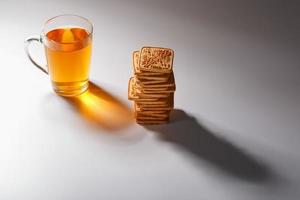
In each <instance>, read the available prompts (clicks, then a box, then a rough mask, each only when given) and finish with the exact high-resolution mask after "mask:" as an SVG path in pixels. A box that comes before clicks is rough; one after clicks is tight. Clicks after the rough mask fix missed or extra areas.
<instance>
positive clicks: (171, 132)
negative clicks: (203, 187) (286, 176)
mask: <svg viewBox="0 0 300 200" xmlns="http://www.w3.org/2000/svg"><path fill="white" fill-rule="evenodd" d="M145 128H146V129H148V130H152V131H155V132H157V133H158V135H159V137H160V138H161V139H162V140H164V141H167V142H171V143H173V144H176V145H178V146H180V147H181V148H183V149H184V150H185V151H187V152H189V153H191V154H192V155H194V157H196V158H197V159H200V160H205V161H207V162H208V163H210V164H211V165H212V166H213V167H215V168H217V169H219V170H221V171H222V172H224V173H226V174H229V175H231V176H234V177H236V178H239V179H243V180H246V181H253V182H265V181H271V179H273V177H272V176H273V175H272V173H271V170H270V169H269V168H268V167H267V166H266V165H265V164H264V163H262V162H260V161H258V160H257V159H255V158H254V157H253V156H251V155H249V154H247V153H246V152H245V151H243V150H242V149H240V148H238V147H236V146H235V145H233V144H232V143H230V142H229V141H226V140H225V139H223V138H220V137H218V136H216V135H215V134H214V133H213V132H212V131H210V130H208V129H207V128H205V127H203V126H202V125H201V124H200V123H198V122H197V120H196V119H195V118H194V117H193V116H190V115H188V114H187V113H185V112H184V111H183V110H178V109H175V110H174V111H173V112H172V115H171V123H169V124H164V125H148V126H145Z"/></svg>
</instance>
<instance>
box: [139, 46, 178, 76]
mask: <svg viewBox="0 0 300 200" xmlns="http://www.w3.org/2000/svg"><path fill="white" fill-rule="evenodd" d="M173 58H174V51H173V50H172V49H169V48H162V47H143V48H142V49H141V51H140V61H139V68H140V70H142V71H149V72H158V73H170V72H171V71H172V68H173Z"/></svg>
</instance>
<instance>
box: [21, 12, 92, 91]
mask: <svg viewBox="0 0 300 200" xmlns="http://www.w3.org/2000/svg"><path fill="white" fill-rule="evenodd" d="M92 34H93V26H92V24H91V23H90V22H89V21H88V20H87V19H86V18H84V17H80V16H77V15H69V14H66V15H59V16H56V17H53V18H51V19H49V20H48V21H47V22H46V23H45V25H44V28H43V31H42V34H41V35H40V36H31V37H29V38H27V39H26V40H25V51H26V53H27V55H28V58H29V59H30V61H31V62H32V63H33V64H34V65H35V66H36V67H37V68H39V69H40V70H42V71H43V72H44V73H46V74H48V75H50V79H51V81H52V86H53V89H54V91H55V92H56V93H57V94H59V95H62V96H76V95H79V94H81V93H83V92H85V91H86V90H87V88H88V83H89V80H88V79H89V68H90V60H91V52H92ZM33 41H36V42H40V43H42V44H44V47H45V53H46V58H47V66H41V65H40V64H38V62H36V61H35V60H34V59H33V58H32V57H31V55H30V52H29V44H30V43H31V42H33Z"/></svg>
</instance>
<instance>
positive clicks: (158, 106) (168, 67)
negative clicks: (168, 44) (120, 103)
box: [128, 47, 175, 124]
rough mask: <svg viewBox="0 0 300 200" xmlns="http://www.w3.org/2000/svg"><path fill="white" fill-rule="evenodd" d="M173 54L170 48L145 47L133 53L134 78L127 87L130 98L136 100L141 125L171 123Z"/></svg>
mask: <svg viewBox="0 0 300 200" xmlns="http://www.w3.org/2000/svg"><path fill="white" fill-rule="evenodd" d="M173 57H174V52H173V50H172V49H168V48H158V47H143V48H142V49H141V51H134V52H133V69H134V77H131V78H130V80H129V84H128V99H129V100H133V101H134V110H135V118H136V121H137V123H139V124H162V123H167V122H169V115H170V112H171V111H172V109H173V107H174V92H175V79H174V74H173Z"/></svg>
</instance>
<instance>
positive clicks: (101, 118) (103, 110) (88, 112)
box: [63, 82, 134, 131]
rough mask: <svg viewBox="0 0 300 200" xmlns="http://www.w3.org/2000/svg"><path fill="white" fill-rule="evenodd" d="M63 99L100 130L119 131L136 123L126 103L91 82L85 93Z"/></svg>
mask: <svg viewBox="0 0 300 200" xmlns="http://www.w3.org/2000/svg"><path fill="white" fill-rule="evenodd" d="M63 98H64V99H65V100H66V101H67V102H68V103H70V104H71V105H72V106H73V107H74V109H75V110H76V111H77V112H78V113H79V114H80V115H81V116H82V117H83V118H84V119H85V120H86V121H88V122H89V123H92V124H93V125H95V126H97V127H99V128H102V129H106V130H109V131H117V130H120V129H123V128H125V127H127V126H129V125H130V124H132V123H133V122H134V121H133V113H132V111H131V109H130V108H129V107H128V106H127V105H126V104H125V103H123V102H122V101H121V100H119V99H118V98H117V97H115V96H113V95H112V94H110V93H109V92H107V91H105V90H104V89H103V88H101V87H99V86H97V85H96V84H94V83H93V82H89V88H88V90H87V91H86V92H85V93H83V94H81V95H79V96H75V97H63Z"/></svg>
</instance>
